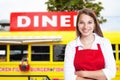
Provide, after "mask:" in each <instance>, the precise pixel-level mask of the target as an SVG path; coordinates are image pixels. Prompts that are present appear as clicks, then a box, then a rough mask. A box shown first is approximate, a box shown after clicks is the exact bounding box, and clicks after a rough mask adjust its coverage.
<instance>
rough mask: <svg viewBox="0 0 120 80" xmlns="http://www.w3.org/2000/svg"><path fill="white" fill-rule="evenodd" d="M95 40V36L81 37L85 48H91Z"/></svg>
mask: <svg viewBox="0 0 120 80" xmlns="http://www.w3.org/2000/svg"><path fill="white" fill-rule="evenodd" d="M94 39H95V38H94V35H93V34H91V35H89V36H81V38H80V41H81V43H82V44H83V45H84V48H91V46H92V43H93V41H94Z"/></svg>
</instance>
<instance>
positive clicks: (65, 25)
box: [61, 16, 70, 27]
mask: <svg viewBox="0 0 120 80" xmlns="http://www.w3.org/2000/svg"><path fill="white" fill-rule="evenodd" d="M68 18H70V16H61V27H63V26H64V27H70V19H68ZM67 22H69V24H68V23H67Z"/></svg>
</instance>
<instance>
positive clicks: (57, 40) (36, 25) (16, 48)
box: [0, 12, 120, 80]
mask: <svg viewBox="0 0 120 80" xmlns="http://www.w3.org/2000/svg"><path fill="white" fill-rule="evenodd" d="M76 17H77V12H13V13H11V16H10V26H9V31H2V32H0V80H8V79H9V80H64V52H65V47H66V44H67V43H68V42H70V41H71V40H73V39H75V38H76V36H75V35H76V32H75V25H76ZM3 24H6V23H2V24H0V25H3ZM7 29H8V28H7ZM111 35H114V36H111ZM104 36H105V37H106V38H108V39H110V41H111V43H112V47H113V50H114V51H113V54H114V57H115V59H116V65H117V67H116V68H117V74H116V77H115V78H114V79H113V80H118V79H120V72H119V71H120V62H119V61H120V32H104Z"/></svg>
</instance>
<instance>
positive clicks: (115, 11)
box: [0, 0, 120, 19]
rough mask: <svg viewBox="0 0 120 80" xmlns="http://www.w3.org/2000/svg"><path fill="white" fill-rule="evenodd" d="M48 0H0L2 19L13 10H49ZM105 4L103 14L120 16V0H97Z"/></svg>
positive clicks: (6, 17) (7, 17) (0, 16)
mask: <svg viewBox="0 0 120 80" xmlns="http://www.w3.org/2000/svg"><path fill="white" fill-rule="evenodd" d="M46 1H47V0H0V19H9V17H10V13H11V12H38V11H41V12H44V11H47V5H45V2H46ZM96 1H100V2H102V4H103V7H104V10H103V11H102V12H101V14H102V15H103V16H120V5H119V3H120V0H96Z"/></svg>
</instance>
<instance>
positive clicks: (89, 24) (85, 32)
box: [78, 14, 95, 36]
mask: <svg viewBox="0 0 120 80" xmlns="http://www.w3.org/2000/svg"><path fill="white" fill-rule="evenodd" d="M94 28H95V23H94V20H93V18H92V17H91V16H89V15H86V14H81V15H80V17H79V21H78V29H79V31H80V33H81V36H89V35H92V33H93V30H94Z"/></svg>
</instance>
